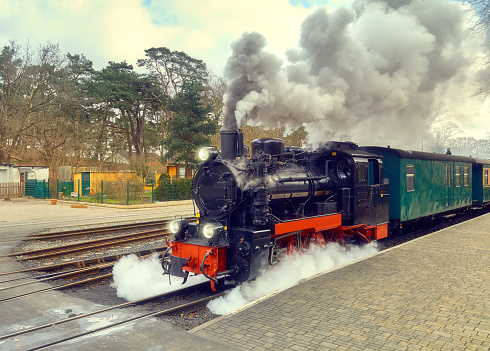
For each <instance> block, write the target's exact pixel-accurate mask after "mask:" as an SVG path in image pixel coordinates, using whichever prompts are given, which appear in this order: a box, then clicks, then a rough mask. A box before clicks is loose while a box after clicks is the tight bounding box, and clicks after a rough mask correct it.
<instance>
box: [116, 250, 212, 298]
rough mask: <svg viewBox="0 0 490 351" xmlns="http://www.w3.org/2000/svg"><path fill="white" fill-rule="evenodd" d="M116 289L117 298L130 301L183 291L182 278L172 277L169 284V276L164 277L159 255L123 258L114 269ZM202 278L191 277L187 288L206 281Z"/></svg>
mask: <svg viewBox="0 0 490 351" xmlns="http://www.w3.org/2000/svg"><path fill="white" fill-rule="evenodd" d="M112 273H113V278H114V285H113V286H114V287H115V288H116V289H117V296H118V297H122V298H124V299H126V300H128V301H134V300H139V299H143V298H146V297H150V296H154V295H159V294H163V293H166V292H170V291H175V290H179V289H182V287H183V285H182V284H181V282H182V278H177V277H172V284H171V285H170V284H169V280H168V276H165V277H164V276H163V275H162V273H163V269H162V266H161V265H160V260H159V259H158V255H156V254H155V255H153V256H151V257H150V258H146V259H140V258H138V256H136V255H128V256H124V257H122V258H121V259H120V260H119V261H118V262H117V263H116V264H115V265H114V268H113V269H112ZM206 280H207V279H206V278H205V277H202V276H197V277H189V280H188V281H187V283H186V285H185V286H186V287H187V286H189V285H195V284H199V283H202V282H203V281H206Z"/></svg>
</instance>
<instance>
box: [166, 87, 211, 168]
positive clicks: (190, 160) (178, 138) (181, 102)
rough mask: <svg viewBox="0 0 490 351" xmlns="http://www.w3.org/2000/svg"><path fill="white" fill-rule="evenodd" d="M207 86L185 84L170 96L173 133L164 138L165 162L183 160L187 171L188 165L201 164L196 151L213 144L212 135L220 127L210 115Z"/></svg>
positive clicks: (171, 128)
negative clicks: (205, 91) (205, 88)
mask: <svg viewBox="0 0 490 351" xmlns="http://www.w3.org/2000/svg"><path fill="white" fill-rule="evenodd" d="M203 92H204V87H203V86H202V85H201V84H199V83H197V82H189V83H185V84H184V86H183V88H182V90H181V91H180V92H179V93H177V94H176V95H175V97H174V98H172V99H171V101H170V103H169V109H170V111H172V120H171V122H170V134H169V136H167V137H166V138H165V139H164V140H163V145H164V147H165V148H166V150H167V153H166V154H165V155H164V161H173V162H183V163H185V167H186V174H187V170H188V168H189V167H192V166H194V165H196V164H197V163H198V161H197V160H196V151H197V150H198V149H199V148H200V147H202V146H206V145H210V144H211V140H210V136H212V135H214V134H215V133H216V132H217V129H218V123H217V121H216V120H215V119H214V118H212V117H211V112H212V110H213V106H212V105H211V104H210V103H209V102H208V101H206V100H205V99H204V96H203Z"/></svg>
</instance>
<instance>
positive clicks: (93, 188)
mask: <svg viewBox="0 0 490 351" xmlns="http://www.w3.org/2000/svg"><path fill="white" fill-rule="evenodd" d="M135 179H136V177H135V173H134V172H133V171H118V172H103V171H89V172H74V173H73V191H74V192H76V193H78V191H80V195H82V196H84V195H88V194H92V195H93V194H95V193H97V192H98V191H101V184H102V182H101V181H104V182H121V181H128V180H129V181H130V182H134V181H135Z"/></svg>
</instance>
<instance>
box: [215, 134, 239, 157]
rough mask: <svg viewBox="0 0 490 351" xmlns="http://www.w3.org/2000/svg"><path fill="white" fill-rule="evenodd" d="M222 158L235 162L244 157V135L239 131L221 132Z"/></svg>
mask: <svg viewBox="0 0 490 351" xmlns="http://www.w3.org/2000/svg"><path fill="white" fill-rule="evenodd" d="M220 134H221V158H222V159H223V160H227V161H233V160H235V159H236V158H237V157H241V156H243V133H242V131H241V130H240V129H238V130H221V132H220Z"/></svg>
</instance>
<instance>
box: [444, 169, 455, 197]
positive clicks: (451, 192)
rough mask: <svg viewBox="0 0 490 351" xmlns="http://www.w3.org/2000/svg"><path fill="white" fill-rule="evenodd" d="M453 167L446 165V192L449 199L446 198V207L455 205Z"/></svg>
mask: <svg viewBox="0 0 490 351" xmlns="http://www.w3.org/2000/svg"><path fill="white" fill-rule="evenodd" d="M452 173H453V172H452V165H451V164H449V163H447V164H446V181H445V183H446V192H447V198H446V206H448V207H449V206H453V204H454V189H453V182H452V179H453V174H452Z"/></svg>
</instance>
